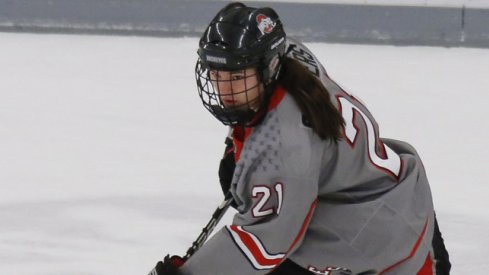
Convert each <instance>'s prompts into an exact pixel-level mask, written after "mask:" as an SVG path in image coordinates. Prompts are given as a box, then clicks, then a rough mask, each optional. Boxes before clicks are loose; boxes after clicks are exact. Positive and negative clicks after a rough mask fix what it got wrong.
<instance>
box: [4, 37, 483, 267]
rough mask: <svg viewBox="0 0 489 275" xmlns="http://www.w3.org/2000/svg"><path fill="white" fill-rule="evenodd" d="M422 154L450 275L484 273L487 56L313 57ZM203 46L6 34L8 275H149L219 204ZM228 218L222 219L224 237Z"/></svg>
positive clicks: (216, 143) (346, 53) (317, 48)
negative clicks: (201, 83) (200, 72)
mask: <svg viewBox="0 0 489 275" xmlns="http://www.w3.org/2000/svg"><path fill="white" fill-rule="evenodd" d="M307 45H308V46H310V48H311V49H312V50H313V51H314V52H315V53H316V55H317V56H318V57H319V59H320V60H322V62H323V64H324V66H325V67H326V69H327V70H328V72H329V74H330V76H331V77H332V78H333V79H335V80H336V81H337V82H338V83H339V84H340V85H341V86H342V87H343V88H345V89H346V90H347V91H349V92H351V93H353V94H355V95H356V96H358V97H359V98H361V99H362V100H363V101H364V102H365V103H366V104H367V106H368V107H369V108H370V111H371V112H372V113H373V115H374V116H376V118H377V122H378V123H379V125H380V127H381V136H382V137H389V138H394V139H400V140H405V141H408V142H409V143H411V144H412V145H414V146H415V147H416V148H417V150H418V152H419V153H420V155H421V157H422V158H423V160H424V163H425V166H426V169H427V172H428V177H429V179H430V182H431V185H432V191H433V195H434V201H435V208H436V210H437V215H438V220H439V223H440V227H441V230H442V233H443V236H444V238H445V242H446V245H447V247H448V249H449V252H450V256H451V261H452V264H453V274H486V273H487V270H489V261H488V260H487V258H488V257H489V233H488V230H489V210H488V208H489V199H488V194H489V184H488V183H487V181H488V179H489V168H488V165H489V149H488V148H489V146H488V141H489V123H488V122H487V118H488V116H489V109H488V107H487V101H488V100H489V77H488V72H489V49H469V48H437V47H394V46H366V45H340V44H319V43H314V44H311V43H309V44H307ZM196 49H197V39H195V38H180V39H177V38H173V39H170V38H167V39H163V38H141V37H119V36H84V35H47V34H45V35H40V34H14V33H0V61H1V67H0V80H1V81H0V187H1V189H0V274H12V275H30V274H36V275H67V274H69V275H100V274H117V275H134V274H141V275H142V274H144V275H146V274H147V272H148V271H149V270H150V269H151V268H152V267H153V266H154V264H155V263H156V261H157V260H159V259H160V258H161V257H163V256H164V255H166V254H167V253H172V254H183V253H184V252H185V251H186V249H187V248H188V246H189V245H190V244H191V242H192V241H193V240H194V239H195V237H196V236H197V235H198V233H199V232H200V230H201V228H202V226H203V225H205V223H206V222H207V221H208V219H209V218H210V215H211V213H212V212H213V210H214V208H215V207H216V206H217V204H218V203H219V202H220V201H221V191H220V187H219V183H218V179H217V166H218V162H219V159H220V157H221V155H222V153H223V149H224V147H223V145H224V144H223V141H224V137H225V135H226V133H227V130H226V128H225V127H224V126H222V125H220V123H219V122H218V121H217V120H215V119H214V118H213V117H212V116H211V115H210V114H208V113H207V111H206V110H205V109H204V108H203V107H202V105H201V102H200V99H199V97H198V95H197V90H196V86H195V80H194V65H195V60H196ZM231 214H232V213H229V214H228V215H226V217H225V221H224V222H226V223H229V222H230V221H231V218H232V215H231Z"/></svg>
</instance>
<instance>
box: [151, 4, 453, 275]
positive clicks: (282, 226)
mask: <svg viewBox="0 0 489 275" xmlns="http://www.w3.org/2000/svg"><path fill="white" fill-rule="evenodd" d="M198 55H199V58H198V61H197V66H196V79H197V86H198V89H199V95H200V97H201V99H202V102H203V104H204V106H205V108H207V109H208V110H209V111H210V112H211V113H212V114H213V115H214V116H215V117H216V118H217V119H218V120H220V121H221V122H222V123H224V124H225V125H229V126H230V129H231V133H230V136H229V137H228V139H227V149H226V153H225V156H224V158H223V160H222V162H221V166H220V171H219V174H220V179H221V185H222V188H223V190H224V192H225V193H227V192H228V190H229V191H230V193H231V194H232V196H233V199H234V207H235V208H236V209H237V210H238V213H237V214H236V215H235V217H234V220H233V224H231V225H228V226H225V227H224V228H222V229H221V230H220V231H218V232H217V233H216V234H215V235H214V236H213V237H212V238H211V239H210V240H209V241H208V242H207V243H205V244H204V245H203V247H202V248H201V249H200V250H198V251H197V252H196V253H195V254H194V255H193V256H192V257H190V258H189V259H188V260H187V261H186V262H183V261H182V260H181V258H179V257H176V256H174V257H172V258H171V259H170V258H167V259H166V260H165V261H164V262H159V263H158V264H157V266H156V268H155V269H154V270H153V271H152V274H155V275H156V274H157V275H171V274H194V275H246V274H274V275H285V274H287V275H289V274H290V275H300V274H324V275H326V274H343V275H346V274H402V275H413V274H422V275H427V274H438V275H439V274H449V270H450V263H449V261H448V253H447V252H446V250H445V246H444V244H443V240H442V238H441V234H440V232H439V230H438V226H437V222H436V219H435V215H434V210H433V203H432V198H431V192H430V188H429V185H428V180H427V178H426V174H425V170H424V167H423V164H422V162H421V160H420V158H419V156H418V154H417V153H416V151H415V150H414V149H413V147H411V146H410V145H408V144H407V143H404V142H401V141H397V140H392V139H382V138H380V137H379V128H378V125H377V123H376V121H375V119H374V118H373V117H372V115H371V114H370V112H369V111H368V109H367V108H366V107H365V105H364V104H362V102H361V101H359V100H358V99H357V98H355V97H354V96H352V95H350V94H348V93H347V92H345V91H344V90H342V89H341V88H340V87H339V86H338V85H337V84H336V83H335V82H333V81H332V80H331V79H330V78H329V76H328V75H327V73H326V71H325V70H324V68H323V66H322V65H321V64H320V63H319V61H318V60H317V59H316V57H315V56H314V55H313V54H312V53H311V52H310V51H309V50H308V49H307V48H306V47H305V46H304V45H302V44H301V43H299V42H297V41H295V40H293V39H291V38H288V37H287V38H286V35H285V32H284V30H283V27H282V24H281V22H280V20H279V17H278V15H277V14H276V13H275V12H274V11H273V10H272V9H270V8H251V7H247V6H245V5H243V4H241V3H231V4H229V5H227V6H226V7H225V8H223V9H222V10H221V11H220V12H219V13H218V14H217V15H216V17H215V18H214V19H213V20H212V22H211V23H210V25H209V26H208V27H207V29H206V30H205V32H204V34H203V36H202V38H201V39H200V44H199V50H198Z"/></svg>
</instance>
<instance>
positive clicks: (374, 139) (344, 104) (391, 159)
mask: <svg viewBox="0 0 489 275" xmlns="http://www.w3.org/2000/svg"><path fill="white" fill-rule="evenodd" d="M338 102H339V103H340V109H341V114H342V116H343V118H344V119H345V135H346V138H347V139H348V141H349V143H350V145H352V146H355V142H356V138H357V135H358V131H359V128H358V127H357V126H356V125H355V124H354V121H355V118H356V115H355V114H359V115H360V117H361V118H362V120H363V121H364V122H365V126H366V127H365V128H366V129H367V146H368V156H369V158H370V160H371V161H372V163H373V164H374V165H375V166H376V167H378V168H380V169H381V170H383V171H385V172H387V173H389V174H392V175H393V176H394V177H396V178H398V177H399V174H400V172H401V158H400V157H399V155H397V154H396V152H394V151H393V150H392V149H391V148H389V146H387V145H385V144H384V143H383V142H382V141H381V140H380V139H379V137H378V136H377V135H376V134H375V128H374V125H373V123H372V121H371V120H370V118H369V117H368V116H367V115H366V114H365V113H364V112H363V111H362V110H360V108H358V107H357V106H355V105H354V104H353V103H351V102H350V101H349V100H347V99H346V98H344V97H342V96H340V97H338ZM377 145H379V146H382V147H383V149H384V151H385V156H384V157H380V156H379V155H378V154H377V150H376V146H377Z"/></svg>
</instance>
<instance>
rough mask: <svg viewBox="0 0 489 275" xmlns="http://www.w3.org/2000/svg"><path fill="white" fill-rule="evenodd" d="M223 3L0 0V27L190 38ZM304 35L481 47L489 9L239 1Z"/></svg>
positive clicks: (488, 32) (488, 33)
mask: <svg viewBox="0 0 489 275" xmlns="http://www.w3.org/2000/svg"><path fill="white" fill-rule="evenodd" d="M226 3H227V1H218V0H214V1H212V0H200V1H199V0H168V1H162V0H83V1H80V0H35V1H33V0H0V31H16V32H17V31H26V32H55V33H100V34H127V35H146V36H198V35H199V34H200V33H201V32H202V31H203V29H204V27H205V26H206V24H207V23H208V22H209V21H210V20H211V18H212V17H213V15H214V14H215V13H216V12H217V11H218V10H219V9H220V8H221V7H223V6H224V5H225V4H226ZM246 4H248V5H250V6H271V7H273V8H274V9H276V10H277V12H278V13H279V14H280V16H281V17H282V21H283V22H284V24H285V28H286V31H287V32H288V34H290V35H292V36H296V37H299V38H301V39H303V40H306V41H324V42H345V43H370V44H394V45H441V46H467V47H485V48H489V9H483V8H466V7H464V6H461V7H427V6H424V7H419V6H418V7H416V6H381V5H351V4H350V5H347V4H320V3H290V2H287V3H284V2H265V1H256V2H246Z"/></svg>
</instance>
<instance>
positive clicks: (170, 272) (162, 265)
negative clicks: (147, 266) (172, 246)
mask: <svg viewBox="0 0 489 275" xmlns="http://www.w3.org/2000/svg"><path fill="white" fill-rule="evenodd" d="M184 263H185V261H184V260H183V258H182V257H180V256H171V257H170V255H166V257H165V259H164V260H163V261H159V262H158V263H156V267H155V268H153V270H151V271H150V272H149V274H148V275H178V274H180V273H179V272H178V268H179V267H180V266H182V265H183V264H184Z"/></svg>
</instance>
